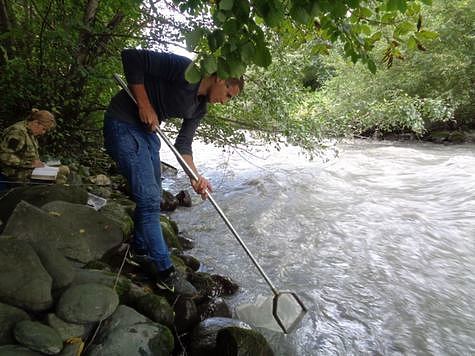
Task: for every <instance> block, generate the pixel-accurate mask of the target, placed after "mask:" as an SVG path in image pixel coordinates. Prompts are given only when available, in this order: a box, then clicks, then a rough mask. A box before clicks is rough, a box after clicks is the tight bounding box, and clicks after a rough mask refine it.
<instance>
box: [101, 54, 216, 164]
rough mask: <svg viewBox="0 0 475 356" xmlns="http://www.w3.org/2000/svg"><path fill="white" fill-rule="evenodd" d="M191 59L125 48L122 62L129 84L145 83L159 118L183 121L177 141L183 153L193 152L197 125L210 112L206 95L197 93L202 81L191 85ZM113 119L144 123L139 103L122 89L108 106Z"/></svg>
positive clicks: (176, 143)
mask: <svg viewBox="0 0 475 356" xmlns="http://www.w3.org/2000/svg"><path fill="white" fill-rule="evenodd" d="M190 62H191V60H190V59H188V58H186V57H182V56H178V55H175V54H171V53H159V52H153V51H149V50H139V49H125V50H123V51H122V64H123V67H124V73H125V77H126V79H127V83H128V84H144V85H145V90H146V91H147V94H148V97H149V100H150V103H151V104H152V106H153V108H154V110H155V112H156V113H157V115H158V118H159V120H160V121H164V120H167V119H168V118H171V117H177V118H182V119H183V123H182V126H181V129H180V131H179V133H178V136H177V138H176V141H175V147H176V149H177V150H178V152H180V153H181V154H190V155H191V154H192V149H191V144H192V141H193V136H194V134H195V131H196V128H197V127H198V125H199V123H200V121H201V119H202V118H203V116H204V115H205V114H206V112H207V101H208V100H207V98H206V97H205V96H198V88H199V83H197V84H190V83H188V82H187V81H186V79H185V70H186V68H187V67H188V65H189V64H190ZM106 115H107V116H108V117H110V118H113V119H117V120H121V121H125V122H128V123H131V124H134V125H142V123H141V121H140V118H139V114H138V109H137V105H136V104H135V103H134V102H133V101H132V99H130V98H129V96H128V94H127V93H126V92H125V91H124V90H121V91H120V92H119V93H118V94H116V95H115V96H114V97H113V98H112V100H111V102H110V104H109V107H108V109H107V112H106Z"/></svg>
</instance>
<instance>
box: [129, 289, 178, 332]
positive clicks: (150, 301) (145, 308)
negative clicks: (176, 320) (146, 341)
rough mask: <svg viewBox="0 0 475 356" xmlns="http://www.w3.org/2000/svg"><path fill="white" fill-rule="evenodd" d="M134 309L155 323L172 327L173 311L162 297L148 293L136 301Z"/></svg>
mask: <svg viewBox="0 0 475 356" xmlns="http://www.w3.org/2000/svg"><path fill="white" fill-rule="evenodd" d="M133 306H134V307H135V309H136V310H137V311H138V312H140V313H142V314H143V315H145V316H147V317H149V318H150V319H152V320H153V321H156V322H157V323H160V324H163V325H167V326H172V325H173V309H172V307H171V306H170V304H168V302H167V300H166V299H165V298H164V297H161V296H159V295H156V294H153V293H149V294H146V295H144V296H142V297H139V298H137V299H136V301H135V303H134V305H133Z"/></svg>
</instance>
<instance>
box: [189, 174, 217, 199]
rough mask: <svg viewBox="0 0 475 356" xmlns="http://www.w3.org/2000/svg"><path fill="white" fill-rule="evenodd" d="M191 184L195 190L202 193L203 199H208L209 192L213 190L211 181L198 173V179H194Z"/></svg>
mask: <svg viewBox="0 0 475 356" xmlns="http://www.w3.org/2000/svg"><path fill="white" fill-rule="evenodd" d="M191 185H192V186H193V189H194V190H195V192H196V193H198V194H200V195H201V199H203V200H206V198H207V197H208V192H210V193H212V192H213V188H212V187H211V184H210V182H209V181H208V180H207V179H206V178H205V177H203V176H202V175H198V180H194V179H192V180H191Z"/></svg>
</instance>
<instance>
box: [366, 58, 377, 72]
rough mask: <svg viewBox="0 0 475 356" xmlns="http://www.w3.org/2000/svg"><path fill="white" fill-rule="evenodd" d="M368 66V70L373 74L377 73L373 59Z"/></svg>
mask: <svg viewBox="0 0 475 356" xmlns="http://www.w3.org/2000/svg"><path fill="white" fill-rule="evenodd" d="M367 65H368V69H369V71H370V72H371V73H373V74H374V73H376V64H375V63H374V61H373V60H372V59H369V60H368V63H367Z"/></svg>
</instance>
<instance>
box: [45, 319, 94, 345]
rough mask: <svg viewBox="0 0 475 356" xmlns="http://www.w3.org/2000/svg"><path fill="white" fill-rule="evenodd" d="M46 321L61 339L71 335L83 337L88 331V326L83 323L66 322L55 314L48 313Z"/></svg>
mask: <svg viewBox="0 0 475 356" xmlns="http://www.w3.org/2000/svg"><path fill="white" fill-rule="evenodd" d="M47 322H48V325H49V326H50V327H52V328H53V329H54V330H55V331H56V332H57V333H58V335H59V336H60V338H61V340H63V341H66V340H68V339H70V338H73V337H77V338H83V337H84V336H85V335H87V333H88V331H89V328H88V327H86V326H85V325H80V324H73V323H68V322H66V321H64V320H63V319H61V318H59V317H58V316H57V315H56V314H48V317H47Z"/></svg>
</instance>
